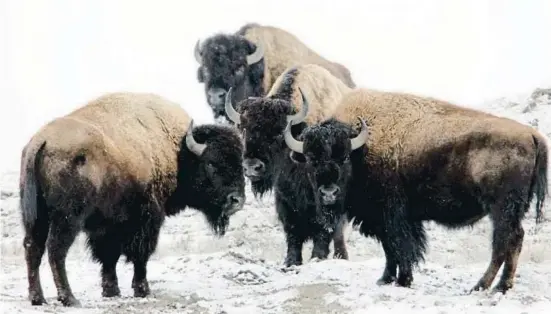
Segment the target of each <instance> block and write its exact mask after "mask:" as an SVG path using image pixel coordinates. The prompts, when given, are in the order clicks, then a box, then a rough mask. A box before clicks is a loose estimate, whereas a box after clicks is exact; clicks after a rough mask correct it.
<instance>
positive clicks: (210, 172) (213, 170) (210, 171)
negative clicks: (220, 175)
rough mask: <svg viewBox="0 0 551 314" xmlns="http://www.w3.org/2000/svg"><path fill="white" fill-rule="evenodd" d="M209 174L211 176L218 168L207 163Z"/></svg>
mask: <svg viewBox="0 0 551 314" xmlns="http://www.w3.org/2000/svg"><path fill="white" fill-rule="evenodd" d="M207 172H208V174H209V175H211V176H212V175H214V173H215V172H216V166H215V165H214V164H213V163H212V162H208V163H207Z"/></svg>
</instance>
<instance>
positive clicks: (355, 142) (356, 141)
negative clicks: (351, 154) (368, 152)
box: [350, 117, 369, 150]
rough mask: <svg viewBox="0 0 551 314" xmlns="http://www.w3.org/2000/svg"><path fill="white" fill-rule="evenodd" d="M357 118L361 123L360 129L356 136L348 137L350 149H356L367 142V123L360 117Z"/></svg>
mask: <svg viewBox="0 0 551 314" xmlns="http://www.w3.org/2000/svg"><path fill="white" fill-rule="evenodd" d="M358 120H360V123H361V124H362V130H361V132H360V134H358V136H356V137H355V138H352V139H350V146H351V149H352V150H356V149H358V148H360V147H362V145H364V144H365V143H366V142H367V138H368V137H369V131H368V129H367V124H365V121H364V120H363V119H362V118H360V117H358Z"/></svg>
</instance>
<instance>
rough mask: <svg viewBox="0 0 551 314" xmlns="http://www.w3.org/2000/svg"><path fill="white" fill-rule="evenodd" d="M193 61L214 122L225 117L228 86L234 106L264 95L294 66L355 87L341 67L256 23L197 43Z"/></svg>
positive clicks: (289, 36)
mask: <svg viewBox="0 0 551 314" xmlns="http://www.w3.org/2000/svg"><path fill="white" fill-rule="evenodd" d="M201 46H202V47H201ZM195 59H196V60H197V62H198V63H199V64H200V66H199V69H198V76H197V79H198V81H199V82H200V83H205V93H206V98H207V102H208V104H209V106H210V107H211V109H212V111H213V113H214V117H215V118H216V119H218V118H219V117H221V116H224V100H225V97H226V93H227V92H228V90H229V89H230V87H232V88H233V93H232V101H233V102H234V103H237V102H239V101H241V100H243V99H246V98H247V97H251V96H256V97H262V96H265V95H266V93H267V92H268V91H269V90H270V88H271V87H272V85H273V84H274V82H275V80H276V79H277V78H278V77H279V76H280V75H281V74H282V73H283V72H284V71H285V70H286V69H287V68H289V67H291V66H294V65H301V64H308V63H313V64H317V65H320V66H322V67H324V68H325V69H327V70H328V71H329V72H330V73H331V74H333V75H334V76H335V77H337V78H339V79H340V80H342V81H343V82H344V84H345V85H347V86H348V87H351V88H353V87H355V83H354V82H353V81H352V78H351V75H350V71H349V70H348V69H347V68H346V67H344V66H343V65H341V64H339V63H335V62H331V61H328V60H327V59H325V58H323V57H322V56H320V55H319V54H318V53H316V52H315V51H313V50H312V49H310V48H308V47H307V46H306V45H305V44H304V43H303V42H301V41H300V40H299V39H298V38H297V37H296V36H294V35H293V34H291V33H289V32H287V31H285V30H282V29H280V28H276V27H272V26H261V25H259V24H256V23H252V24H246V25H244V26H243V27H241V29H239V30H238V31H237V32H236V33H234V34H217V35H214V36H212V37H209V38H208V39H206V40H205V41H204V42H203V44H202V45H200V44H199V41H197V44H196V45H195ZM226 118H227V117H226Z"/></svg>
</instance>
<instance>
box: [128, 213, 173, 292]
mask: <svg viewBox="0 0 551 314" xmlns="http://www.w3.org/2000/svg"><path fill="white" fill-rule="evenodd" d="M146 218H147V219H144V220H145V221H143V222H142V225H141V226H140V227H139V230H138V232H137V233H136V234H135V235H134V236H133V237H131V239H130V243H129V244H128V245H127V246H125V248H124V250H123V253H125V255H126V256H128V258H129V259H130V260H131V261H132V263H133V264H134V276H133V277H132V289H134V297H138V298H144V297H147V296H148V295H149V294H150V292H151V291H150V289H149V282H148V281H147V263H148V261H149V257H150V256H151V254H153V252H155V249H156V248H157V243H158V241H159V232H160V229H161V225H162V224H163V220H164V216H162V215H158V214H156V213H155V212H147V217H146Z"/></svg>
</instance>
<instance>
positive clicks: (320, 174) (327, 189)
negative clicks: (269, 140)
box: [285, 119, 368, 206]
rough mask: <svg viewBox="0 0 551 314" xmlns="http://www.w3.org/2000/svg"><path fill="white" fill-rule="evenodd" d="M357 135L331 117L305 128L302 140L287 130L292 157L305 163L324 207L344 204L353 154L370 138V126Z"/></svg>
mask: <svg viewBox="0 0 551 314" xmlns="http://www.w3.org/2000/svg"><path fill="white" fill-rule="evenodd" d="M360 121H361V123H362V131H361V132H360V134H358V135H357V136H355V137H354V138H351V137H352V136H354V135H353V134H352V133H353V132H354V131H353V130H352V128H350V127H349V126H347V125H345V124H343V123H340V122H338V121H336V120H333V119H331V120H328V121H325V122H322V123H320V124H318V125H314V126H311V127H308V128H307V129H305V130H304V131H303V133H302V141H299V140H296V139H295V138H294V137H293V135H292V133H291V132H289V126H288V127H287V128H286V129H285V142H286V144H287V146H288V147H289V149H291V154H290V157H291V159H292V160H293V161H294V162H296V163H301V164H304V165H305V168H306V171H307V173H308V179H309V181H310V184H311V185H312V189H313V191H314V194H315V195H316V203H318V204H320V205H322V206H332V205H335V204H337V203H338V204H342V203H343V201H344V198H345V196H346V193H345V192H346V190H347V185H348V183H349V182H350V180H351V178H352V163H351V161H350V160H351V154H352V152H353V151H354V150H356V149H358V148H360V147H362V146H363V145H364V144H365V142H366V141H367V137H368V131H367V126H366V125H365V123H364V122H363V120H360Z"/></svg>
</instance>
